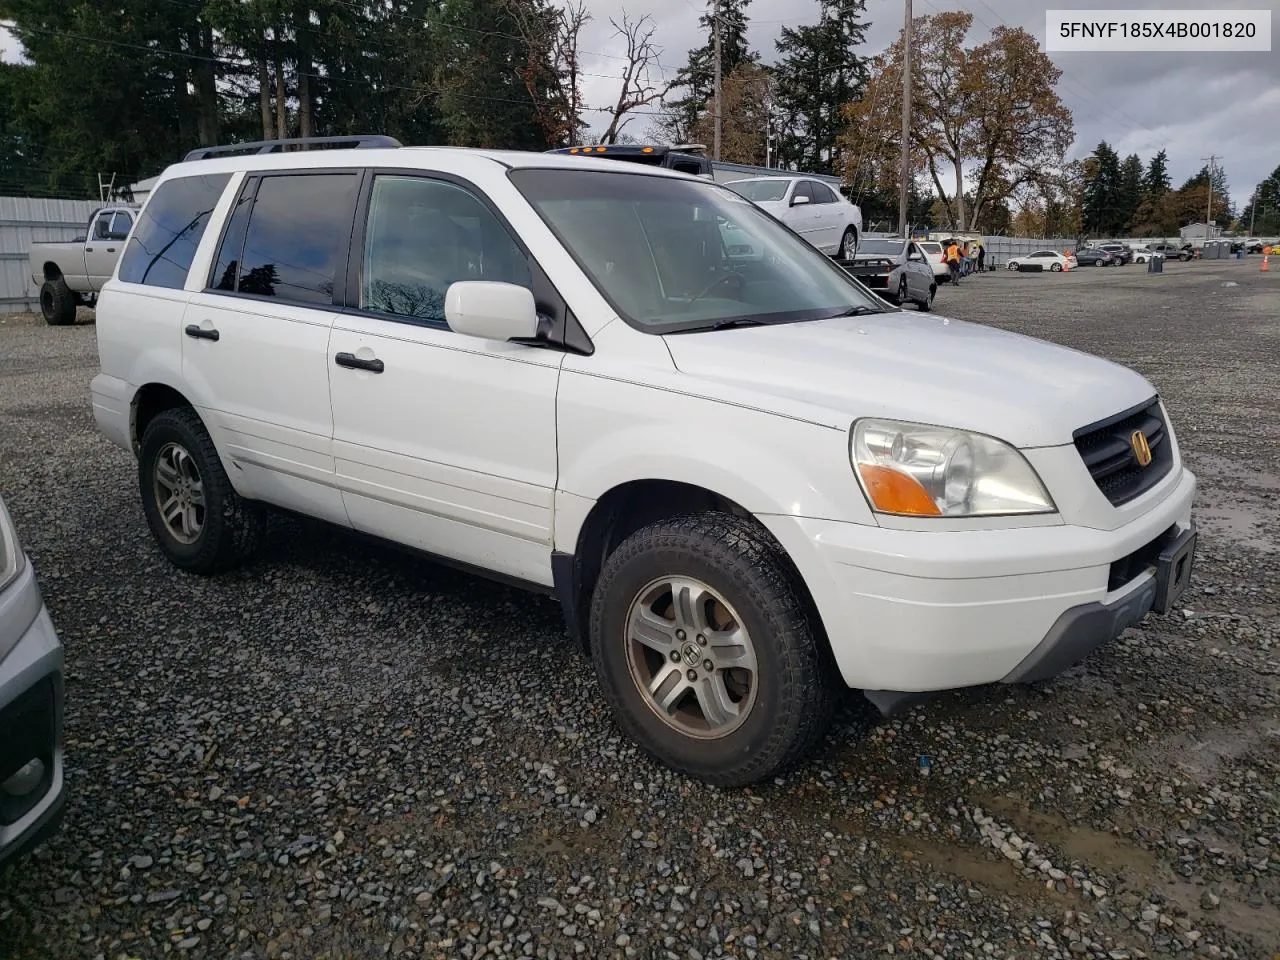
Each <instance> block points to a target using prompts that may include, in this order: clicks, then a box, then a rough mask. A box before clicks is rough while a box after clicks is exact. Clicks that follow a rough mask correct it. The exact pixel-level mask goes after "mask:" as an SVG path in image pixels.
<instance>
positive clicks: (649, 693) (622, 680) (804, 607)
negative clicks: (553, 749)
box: [590, 513, 835, 786]
mask: <svg viewBox="0 0 1280 960" xmlns="http://www.w3.org/2000/svg"><path fill="white" fill-rule="evenodd" d="M590 630H591V648H592V658H593V661H594V663H595V668H596V676H597V677H598V679H599V682H600V686H601V688H602V689H603V691H604V694H605V697H606V699H607V700H608V702H609V705H610V707H611V708H612V710H613V714H614V717H615V718H616V720H617V722H618V724H619V725H620V726H621V727H622V728H623V730H624V731H625V732H626V733H627V734H628V735H629V736H630V737H631V738H632V739H634V740H635V741H636V742H637V743H638V744H639V745H640V746H641V747H642V748H643V749H644V750H646V751H647V752H648V753H650V754H652V755H653V756H654V757H656V758H657V759H658V760H660V761H662V762H663V763H666V764H667V765H669V766H671V767H673V768H675V769H676V770H679V771H681V772H682V773H685V774H688V775H689V776H692V777H695V778H697V779H699V780H703V781H706V782H707V783H712V784H716V785H719V786H742V785H745V784H749V783H754V782H756V781H759V780H763V779H766V778H768V777H771V776H774V775H775V774H777V773H779V772H781V771H782V770H784V769H786V768H787V767H789V766H791V765H793V764H794V763H796V762H797V761H799V760H800V759H801V758H803V757H804V756H805V755H806V754H807V753H808V752H809V750H810V749H811V748H812V747H813V746H814V744H815V743H816V742H817V741H818V740H819V739H820V738H821V736H822V734H823V732H824V731H825V730H826V727H827V724H828V721H829V720H830V716H831V711H832V707H833V704H834V699H835V697H834V694H835V689H834V683H833V670H832V668H831V665H830V657H829V654H827V652H826V650H825V648H824V646H823V642H822V640H821V637H820V634H819V628H818V626H817V624H816V622H815V618H814V617H813V615H812V614H811V612H810V609H809V604H808V602H807V600H806V599H805V598H804V596H803V594H802V593H801V590H800V588H799V586H798V584H797V582H796V579H795V573H794V571H793V570H792V569H791V568H790V565H789V563H788V561H787V559H786V557H785V556H784V555H783V554H782V551H781V550H780V548H779V547H777V545H776V544H774V543H773V541H771V540H770V539H769V538H768V537H767V536H766V535H765V534H764V532H763V531H762V530H760V529H759V528H758V527H757V526H756V525H755V524H754V523H753V522H752V521H750V520H747V519H743V518H741V517H735V516H730V515H728V514H718V513H712V514H701V515H696V516H688V517H681V518H677V519H673V520H665V521H661V522H659V523H656V524H653V525H652V526H649V527H645V528H644V529H642V530H640V531H638V532H637V533H635V534H632V536H630V537H628V538H627V539H626V540H625V541H624V542H623V543H622V545H621V546H619V547H618V549H617V550H616V551H614V553H613V554H611V555H610V556H609V558H608V560H607V561H605V565H604V569H603V570H602V571H601V573H600V578H599V580H598V581H597V584H596V588H595V590H594V592H593V595H592V601H591V620H590Z"/></svg>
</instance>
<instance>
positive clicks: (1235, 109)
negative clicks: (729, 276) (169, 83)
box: [0, 0, 1280, 209]
mask: <svg viewBox="0 0 1280 960" xmlns="http://www.w3.org/2000/svg"><path fill="white" fill-rule="evenodd" d="M1107 6H1109V4H1106V3H1071V2H1063V0H915V14H916V15H917V16H920V15H923V14H930V13H937V12H939V11H942V10H967V11H969V12H970V13H972V14H973V15H974V29H973V32H972V34H971V35H970V42H971V43H973V42H980V41H981V40H982V39H984V38H985V36H986V34H987V33H989V32H990V29H991V28H992V27H995V26H999V25H1000V24H1001V23H1005V24H1008V25H1010V26H1021V27H1024V28H1025V29H1027V30H1028V31H1029V32H1031V33H1032V34H1034V35H1035V36H1036V37H1037V38H1038V39H1039V40H1040V41H1041V43H1043V42H1044V30H1045V11H1046V10H1047V9H1049V8H1051V7H1052V8H1057V9H1061V8H1095V7H1096V8H1105V7H1107ZM1110 6H1111V7H1112V8H1113V9H1130V10H1133V9H1144V8H1145V9H1205V8H1213V9H1223V8H1227V7H1236V8H1246V9H1270V10H1271V11H1272V30H1273V41H1272V51H1271V52H1269V53H1242V54H1231V53H1195V54H1173V53H1127V54H1118V53H1055V54H1051V56H1052V57H1053V59H1054V61H1055V62H1056V63H1057V64H1058V66H1059V67H1061V68H1062V70H1063V78H1062V80H1061V81H1060V82H1059V84H1058V93H1059V95H1060V96H1061V97H1062V99H1063V100H1064V101H1065V102H1066V104H1067V106H1068V107H1070V108H1071V111H1072V113H1073V114H1074V115H1075V124H1076V144H1075V147H1074V149H1073V156H1083V155H1085V154H1088V153H1089V152H1090V151H1092V149H1093V148H1094V146H1096V145H1097V143H1098V141H1099V140H1106V141H1108V142H1109V143H1110V144H1111V145H1112V146H1113V147H1115V148H1116V149H1117V150H1118V151H1119V152H1120V154H1121V155H1122V156H1124V155H1127V154H1129V153H1137V154H1138V155H1139V156H1141V157H1142V159H1143V161H1144V162H1145V161H1146V160H1148V159H1149V158H1150V157H1151V155H1152V154H1154V153H1155V152H1156V151H1157V150H1159V149H1160V148H1161V147H1164V148H1165V149H1167V150H1168V152H1169V167H1170V174H1171V176H1172V178H1173V180H1174V186H1178V185H1179V184H1181V182H1182V181H1183V180H1185V179H1186V178H1187V177H1189V176H1191V175H1192V174H1194V173H1195V172H1196V171H1197V170H1199V169H1200V168H1201V167H1202V166H1204V164H1205V162H1206V161H1205V158H1207V157H1208V155H1209V153H1210V152H1213V153H1215V154H1217V155H1218V156H1219V157H1220V158H1221V160H1220V161H1219V162H1220V163H1221V164H1222V165H1223V167H1224V169H1225V170H1226V174H1227V179H1228V181H1229V182H1230V184H1231V191H1232V197H1233V199H1234V200H1235V203H1236V207H1237V209H1239V208H1241V207H1243V206H1244V205H1245V204H1246V203H1247V202H1248V198H1249V195H1250V194H1251V193H1252V191H1253V187H1254V185H1255V184H1257V182H1258V181H1259V180H1261V179H1262V178H1263V177H1266V176H1267V175H1269V174H1270V173H1271V171H1272V170H1274V169H1275V168H1276V167H1277V166H1278V165H1280V132H1278V131H1280V47H1278V46H1277V45H1276V42H1275V39H1274V33H1275V31H1276V30H1280V0H1199V2H1198V3H1197V2H1187V0H1122V2H1116V3H1113V4H1110ZM587 7H588V9H589V10H590V12H591V14H592V16H593V18H594V19H593V21H592V22H591V23H590V24H588V25H587V27H586V30H585V32H584V35H583V37H582V41H581V45H582V48H583V49H584V50H586V51H591V54H590V55H586V56H584V63H583V69H584V71H586V72H587V73H590V74H595V75H596V76H588V77H586V78H585V80H584V87H585V96H586V102H587V103H588V104H589V105H591V106H604V105H606V104H608V103H610V102H611V101H612V100H614V99H615V98H616V96H617V82H616V81H615V80H612V79H610V77H617V76H618V75H619V74H620V73H621V68H622V66H623V60H622V59H621V58H620V55H621V53H622V52H623V50H622V45H621V43H620V41H619V40H618V39H617V38H616V37H614V36H613V35H612V34H613V28H612V27H611V26H610V24H609V18H610V17H611V16H612V17H617V16H619V15H620V14H621V12H622V10H623V9H624V8H625V9H626V10H627V11H628V12H629V13H631V14H632V15H641V14H645V13H647V14H650V15H651V16H652V17H653V18H654V21H655V22H656V23H657V26H658V30H657V33H656V35H655V40H656V42H657V43H658V44H659V45H660V46H661V47H662V48H663V55H662V58H661V62H662V64H663V66H664V68H665V69H666V72H667V74H668V75H673V73H674V70H675V69H677V68H678V67H679V66H680V65H681V64H682V63H684V62H685V58H686V55H687V52H688V50H689V49H690V48H691V47H694V46H697V45H699V44H700V43H701V42H702V39H703V38H702V36H701V31H700V29H699V27H698V16H699V14H700V13H701V12H702V11H703V10H704V9H705V3H704V0H587ZM817 12H818V3H817V0H753V2H752V3H751V5H750V7H748V14H749V16H750V18H751V22H750V33H749V40H750V42H751V46H752V47H753V49H755V50H758V51H760V53H761V54H762V55H763V57H764V59H765V61H772V60H773V58H774V41H775V40H776V39H777V37H778V32H779V31H780V30H781V29H782V27H783V26H784V25H791V24H795V23H804V22H813V21H815V20H816V19H817ZM902 15H903V3H902V0H868V2H867V15H866V19H867V20H868V21H870V23H871V28H870V30H869V31H868V32H867V44H866V50H867V52H868V53H869V54H871V53H877V52H879V51H880V50H882V49H883V48H884V47H885V45H886V44H888V43H889V42H891V41H892V40H893V39H895V38H896V36H897V33H898V31H899V30H900V29H901V27H902ZM14 48H15V44H14V42H13V39H12V37H10V36H8V35H7V34H4V33H3V32H2V31H0V56H2V57H4V58H5V59H13V54H14ZM599 118H600V114H598V113H592V114H588V119H589V120H592V121H595V122H598V121H599ZM649 120H650V118H649V117H637V118H636V119H635V120H633V121H632V122H631V124H630V125H629V127H628V132H629V133H632V134H634V135H636V136H643V135H644V133H645V130H646V128H647V127H648V125H649ZM597 129H599V128H598V127H597Z"/></svg>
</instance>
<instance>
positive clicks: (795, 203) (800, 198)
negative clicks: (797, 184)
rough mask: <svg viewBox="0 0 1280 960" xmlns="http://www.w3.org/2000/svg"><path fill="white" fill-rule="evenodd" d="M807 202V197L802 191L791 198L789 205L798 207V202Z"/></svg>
mask: <svg viewBox="0 0 1280 960" xmlns="http://www.w3.org/2000/svg"><path fill="white" fill-rule="evenodd" d="M808 202H809V198H808V197H806V196H805V195H804V194H803V193H798V194H796V195H795V196H794V197H792V198H791V206H793V207H798V206H800V204H802V203H808Z"/></svg>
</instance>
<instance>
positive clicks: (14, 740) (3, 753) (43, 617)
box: [0, 563, 64, 863]
mask: <svg viewBox="0 0 1280 960" xmlns="http://www.w3.org/2000/svg"><path fill="white" fill-rule="evenodd" d="M10 631H12V632H10ZM15 634H16V635H17V636H18V637H19V639H18V642H17V644H16V645H15V646H14V647H13V648H12V649H11V650H10V651H9V653H8V655H7V656H6V657H5V658H4V659H3V660H0V785H10V786H11V787H13V788H14V789H16V788H17V787H19V786H20V787H21V789H20V792H17V793H15V792H12V791H11V790H6V789H4V787H3V786H0V863H3V862H5V861H6V860H8V859H10V858H11V857H14V856H16V855H17V854H19V853H22V852H25V851H26V850H28V849H30V848H31V847H32V846H34V845H35V844H36V843H38V842H39V841H40V840H42V839H43V838H44V837H45V836H47V835H48V834H49V833H50V832H51V831H52V830H53V829H54V828H55V827H56V826H57V823H58V821H59V820H60V819H61V816H62V808H63V802H64V780H63V758H62V706H63V676H62V671H63V655H62V645H61V643H60V642H59V641H58V635H57V632H56V631H55V630H54V627H53V622H52V621H51V620H50V619H49V612H48V610H46V609H45V606H44V601H43V600H42V599H41V596H40V590H39V587H38V586H37V585H36V580H35V572H34V571H33V570H32V567H31V564H30V563H27V564H26V567H25V569H24V571H23V573H22V574H21V576H19V578H18V580H17V581H16V582H15V583H13V584H11V585H10V586H9V587H8V588H6V589H5V591H4V592H3V593H2V594H0V635H3V636H6V637H11V636H14V635H15ZM24 768H25V769H26V770H28V771H34V772H32V773H31V774H30V775H29V776H28V777H26V778H25V780H24V779H23V778H21V777H20V778H19V779H18V781H13V780H11V779H10V778H13V777H14V776H15V774H18V773H19V771H21V770H23V769H24Z"/></svg>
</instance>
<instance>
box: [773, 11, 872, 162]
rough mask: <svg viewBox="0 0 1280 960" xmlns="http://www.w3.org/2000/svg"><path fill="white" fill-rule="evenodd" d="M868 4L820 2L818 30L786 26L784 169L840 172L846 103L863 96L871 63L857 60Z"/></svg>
mask: <svg viewBox="0 0 1280 960" xmlns="http://www.w3.org/2000/svg"><path fill="white" fill-rule="evenodd" d="M865 12H866V0H821V4H820V14H819V18H818V23H817V25H815V26H800V27H794V28H793V27H784V28H783V30H782V36H781V38H780V39H779V40H778V42H777V48H778V53H779V55H780V59H779V61H778V64H777V66H776V67H775V75H776V77H777V106H778V113H779V115H780V116H781V118H782V124H781V130H782V132H781V134H780V136H779V138H778V159H779V166H783V167H789V168H792V169H799V170H806V171H809V172H813V173H833V172H835V171H836V170H837V169H839V168H840V166H841V165H840V164H839V163H838V161H837V157H836V153H837V142H838V140H839V136H840V133H841V131H842V130H843V128H844V119H843V114H842V111H843V109H844V106H845V104H847V103H850V102H851V101H853V100H856V99H857V98H858V97H860V96H861V95H862V92H863V89H864V87H865V85H866V80H867V59H866V58H865V57H862V56H859V55H858V52H857V51H858V48H859V47H860V46H861V45H862V43H863V39H864V34H865V33H866V31H867V27H868V26H869V24H868V23H866V22H864V21H863V20H862V19H861V18H862V15H863V14H864V13H865Z"/></svg>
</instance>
